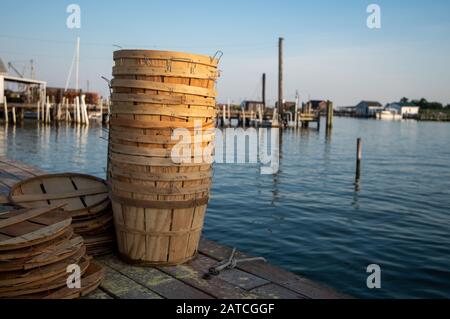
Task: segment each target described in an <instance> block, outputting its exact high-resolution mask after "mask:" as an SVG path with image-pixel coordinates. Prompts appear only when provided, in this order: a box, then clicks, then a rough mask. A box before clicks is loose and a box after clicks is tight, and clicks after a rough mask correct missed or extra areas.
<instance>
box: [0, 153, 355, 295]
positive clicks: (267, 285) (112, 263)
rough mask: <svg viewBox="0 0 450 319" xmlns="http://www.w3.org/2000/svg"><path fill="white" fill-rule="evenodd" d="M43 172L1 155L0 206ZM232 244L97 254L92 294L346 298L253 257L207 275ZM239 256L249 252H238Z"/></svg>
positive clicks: (209, 243)
mask: <svg viewBox="0 0 450 319" xmlns="http://www.w3.org/2000/svg"><path fill="white" fill-rule="evenodd" d="M44 173H46V172H43V171H41V170H39V169H37V168H35V167H31V166H28V165H25V164H23V163H19V162H15V161H11V160H8V159H6V158H2V157H0V212H1V211H6V210H8V209H11V207H10V206H8V198H7V195H8V193H9V190H10V188H11V187H12V186H13V185H14V184H15V183H17V182H19V181H21V180H23V179H27V178H30V177H33V176H36V175H42V174H44ZM230 253H231V248H229V247H225V246H223V245H220V244H218V243H216V242H213V241H210V240H207V239H205V238H203V239H202V240H201V244H200V249H199V255H198V257H197V258H196V259H195V260H194V261H192V262H189V263H187V264H185V265H181V266H174V267H155V268H143V267H137V266H130V265H128V264H125V263H123V262H122V261H120V260H119V259H118V258H117V257H116V256H115V255H107V256H103V257H100V258H97V259H96V260H97V261H99V262H100V263H101V264H102V265H104V267H105V269H106V278H105V280H104V281H103V283H102V285H101V286H100V288H99V289H97V290H96V291H95V292H94V293H92V294H90V295H89V296H87V298H89V299H211V298H215V299H343V298H345V299H346V298H350V297H349V296H347V295H345V294H341V293H338V292H336V291H334V290H333V289H331V288H328V287H325V286H323V285H321V284H317V283H315V282H313V281H311V280H308V279H306V278H303V277H301V276H298V275H296V274H293V273H291V272H288V271H286V270H283V269H281V268H278V267H275V266H272V265H270V264H269V263H265V262H261V261H254V262H248V263H242V264H238V266H237V267H236V268H235V269H232V270H225V271H223V272H221V273H220V275H218V276H211V277H210V278H209V279H204V276H205V274H206V273H208V270H209V268H210V267H211V266H214V265H216V264H217V263H218V262H219V261H222V260H224V259H227V258H228V257H229V256H230ZM237 257H238V258H242V257H248V256H246V255H245V254H243V253H240V252H238V253H237Z"/></svg>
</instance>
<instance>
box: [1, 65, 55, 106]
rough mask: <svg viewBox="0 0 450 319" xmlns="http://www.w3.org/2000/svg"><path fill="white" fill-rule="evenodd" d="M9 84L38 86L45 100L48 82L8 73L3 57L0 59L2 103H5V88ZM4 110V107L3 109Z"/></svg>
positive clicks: (42, 98)
mask: <svg viewBox="0 0 450 319" xmlns="http://www.w3.org/2000/svg"><path fill="white" fill-rule="evenodd" d="M7 84H15V85H17V84H20V85H25V86H27V87H31V86H36V87H39V90H40V99H41V101H44V100H45V96H46V88H47V82H45V81H38V80H34V79H27V78H24V77H17V76H11V75H9V74H8V70H7V69H6V66H5V64H4V63H3V61H2V59H0V104H3V103H4V97H5V90H6V89H7ZM2 110H3V109H2Z"/></svg>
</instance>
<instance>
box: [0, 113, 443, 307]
mask: <svg viewBox="0 0 450 319" xmlns="http://www.w3.org/2000/svg"><path fill="white" fill-rule="evenodd" d="M404 124H405V125H404ZM448 136H450V125H448V124H442V123H416V124H414V123H411V124H410V123H403V122H401V123H394V122H392V123H390V122H387V123H385V122H380V121H368V120H367V121H361V120H356V119H343V118H336V119H335V121H334V127H333V133H332V135H328V136H327V134H326V131H325V130H322V131H321V132H317V131H316V130H315V129H298V130H294V129H293V130H285V131H284V132H283V134H282V140H281V143H280V145H279V154H280V161H279V171H278V173H277V174H275V175H261V174H260V166H261V165H259V164H258V165H255V164H253V165H251V164H244V165H232V164H223V165H215V169H214V181H213V194H212V195H213V196H212V197H211V201H210V204H209V206H208V211H207V214H206V216H207V217H206V225H205V231H204V234H205V236H206V237H208V238H210V239H213V240H217V241H219V242H222V243H224V244H228V245H232V246H236V247H239V248H240V249H241V250H244V251H246V252H248V253H249V254H252V255H258V256H260V255H261V256H265V257H267V258H268V259H269V261H270V262H271V263H274V264H277V265H280V266H282V267H285V268H287V269H289V270H291V271H294V272H298V273H300V274H302V275H305V276H306V277H310V278H311V279H315V280H318V281H321V282H324V283H325V284H328V285H330V286H333V287H336V288H337V289H340V290H342V291H344V292H347V293H350V294H353V295H354V296H356V297H369V298H374V297H381V298H389V297H397V298H424V297H431V298H433V297H441V298H449V297H450V293H449V292H450V282H449V280H448V279H447V278H450V274H449V270H448V265H449V264H450V245H449V244H448V234H449V233H450V222H449V216H448V211H449V209H450V161H449V158H450V144H449V143H448ZM102 137H103V138H105V137H107V132H105V131H104V130H103V128H102V127H101V126H98V125H94V124H92V125H91V126H90V127H89V128H82V127H77V126H73V125H70V124H66V123H61V124H60V126H59V127H58V129H56V128H55V127H53V128H52V127H50V126H47V127H44V125H42V124H39V125H38V124H36V123H30V122H25V123H24V125H23V127H20V126H17V128H16V130H15V132H14V129H13V128H12V126H11V125H9V126H8V127H7V126H3V125H0V154H1V155H4V156H6V157H8V158H11V159H17V160H21V161H24V162H26V163H29V164H32V165H35V166H38V167H40V168H41V169H44V170H48V171H53V172H65V171H78V172H83V173H88V174H92V175H96V176H99V177H104V176H105V171H104V169H105V167H106V153H107V142H106V141H105V140H103V139H102ZM357 137H361V138H363V140H364V141H365V142H364V143H365V144H364V145H365V147H364V170H363V174H364V175H363V176H361V179H360V181H359V183H356V181H355V160H356V159H355V140H356V138H357ZM393 137H394V138H393ZM263 141H264V142H265V143H266V144H267V143H270V142H269V141H270V139H267V138H266V139H265V140H263ZM266 144H262V145H259V146H260V147H265V145H266ZM362 183H364V184H362ZM269 234H271V235H270V236H268V235H269ZM372 262H376V263H378V264H380V265H381V266H382V267H385V269H386V270H387V271H388V274H389V276H390V277H391V278H396V280H395V282H394V281H385V282H384V286H383V289H382V290H381V291H377V292H374V291H371V290H368V289H367V288H366V287H365V278H366V277H365V276H366V273H365V270H364V269H363V268H364V267H363V266H364V265H368V264H369V263H372ZM424 265H425V266H424ZM431 270H432V271H431Z"/></svg>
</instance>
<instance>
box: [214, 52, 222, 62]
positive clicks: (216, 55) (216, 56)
mask: <svg viewBox="0 0 450 319" xmlns="http://www.w3.org/2000/svg"><path fill="white" fill-rule="evenodd" d="M222 57H223V52H222V51H220V50H218V51H216V53H214V55H213V57H212V58H211V59H212V61H214V60H216V59H217V62H220V59H222Z"/></svg>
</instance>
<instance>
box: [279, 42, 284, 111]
mask: <svg viewBox="0 0 450 319" xmlns="http://www.w3.org/2000/svg"><path fill="white" fill-rule="evenodd" d="M283 41H284V39H283V38H279V39H278V114H280V115H282V114H283Z"/></svg>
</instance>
